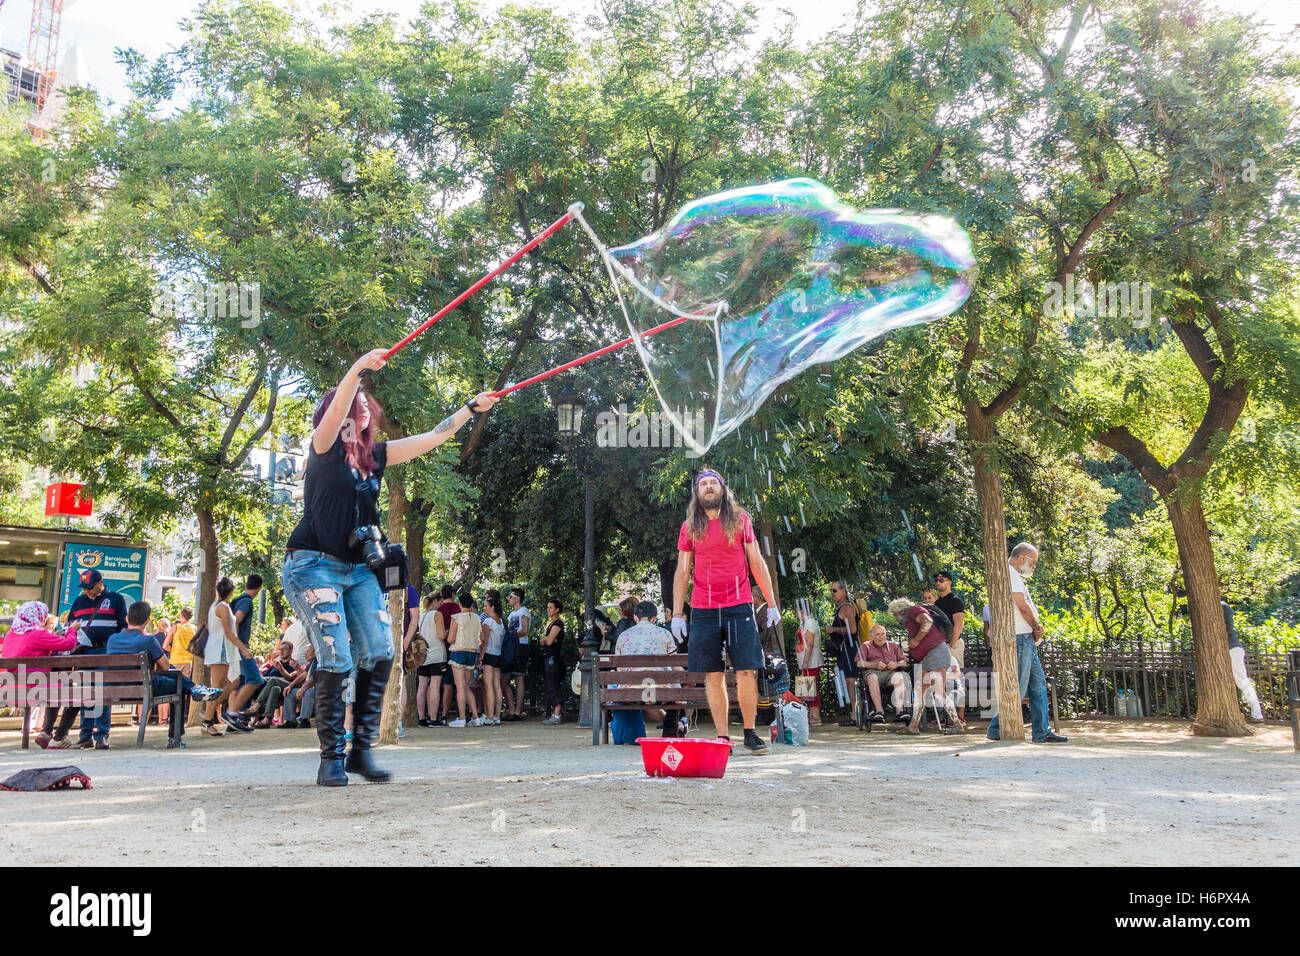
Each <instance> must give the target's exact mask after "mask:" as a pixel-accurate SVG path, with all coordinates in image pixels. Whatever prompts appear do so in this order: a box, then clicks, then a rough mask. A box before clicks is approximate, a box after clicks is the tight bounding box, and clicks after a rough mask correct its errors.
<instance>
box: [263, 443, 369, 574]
mask: <svg viewBox="0 0 1300 956" xmlns="http://www.w3.org/2000/svg"><path fill="white" fill-rule="evenodd" d="M374 453H375V471H374V475H373V477H374V479H375V480H376V481H379V480H381V479H382V478H383V476H384V465H385V464H386V462H387V461H388V443H387V442H376V443H375V445H374ZM357 499H358V493H357V480H356V478H355V477H353V474H352V469H351V468H349V467H348V463H347V460H346V458H345V457H344V455H343V439H342V438H341V437H339V438H335V439H334V446H333V447H332V448H330V450H329V451H327V452H326V453H325V454H323V455H318V454H316V449H315V448H312V449H310V450H309V451H308V452H307V472H306V476H305V478H304V479H303V508H302V517H301V518H300V519H298V524H297V526H296V527H295V528H294V529H293V533H292V534H291V535H289V543H288V545H287V548H288V550H290V551H296V550H303V551H322V552H324V553H325V554H329V555H333V556H334V557H336V558H339V559H341V560H343V561H349V562H351V563H353V564H359V563H360V562H361V549H360V548H359V547H357V548H349V547H348V536H349V535H351V534H352V531H353V529H354V528H355V527H356V523H357V517H356V516H357V503H358V502H357ZM361 514H362V519H363V520H369V518H370V517H371V515H370V513H369V511H368V509H367V508H366V507H364V506H363V507H362V509H361Z"/></svg>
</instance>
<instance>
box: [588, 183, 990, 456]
mask: <svg viewBox="0 0 1300 956" xmlns="http://www.w3.org/2000/svg"><path fill="white" fill-rule="evenodd" d="M609 255H610V257H611V259H612V260H613V263H614V265H613V266H612V267H611V269H610V273H611V277H613V279H614V285H615V288H616V289H617V290H618V293H619V298H620V301H621V302H622V305H623V311H624V314H625V315H626V317H627V321H628V325H629V327H630V328H631V330H632V335H633V338H634V339H635V342H636V347H637V351H638V352H639V353H640V355H641V359H642V361H644V362H645V367H646V371H647V372H648V373H649V376H650V381H651V383H652V384H653V385H654V388H655V391H656V392H657V394H658V396H659V400H660V402H661V403H662V405H663V407H664V411H665V412H666V413H667V414H668V415H669V417H670V418H671V419H672V420H673V423H674V425H675V426H676V427H677V428H678V429H679V430H680V431H681V433H682V438H683V441H684V442H685V443H686V444H687V445H689V446H690V447H691V448H692V449H694V450H695V451H696V452H698V453H701V454H702V453H704V452H705V451H707V450H708V449H709V448H710V447H712V445H713V444H714V443H715V442H717V441H718V440H720V439H721V438H722V437H723V436H725V435H727V434H728V433H730V432H732V431H734V430H735V429H736V428H738V427H739V426H740V425H741V423H743V422H744V421H745V420H746V419H747V418H748V417H749V416H750V415H752V414H753V413H754V411H755V410H756V409H757V408H758V407H759V406H760V405H761V404H762V403H763V401H764V400H765V399H766V398H767V396H768V395H770V394H771V393H772V391H773V390H774V389H776V387H777V386H778V385H780V384H781V383H782V382H784V381H787V380H788V379H791V378H793V377H794V376H795V375H798V374H799V373H800V372H802V371H803V370H804V369H806V368H808V367H809V366H812V365H816V364H819V363H822V362H829V361H832V360H834V359H838V358H841V357H842V356H844V355H847V354H848V353H849V352H851V351H853V350H854V349H856V348H858V347H859V346H861V345H865V344H866V343H867V342H870V341H871V340H872V339H875V338H877V337H879V336H881V335H883V334H884V333H886V332H888V331H890V330H891V329H896V328H899V327H901V326H905V325H915V324H917V323H920V322H929V321H931V320H933V319H937V318H940V317H942V316H945V315H948V314H950V313H952V312H954V311H955V310H957V309H958V308H960V307H961V305H962V303H963V302H965V301H966V298H967V296H969V295H970V291H971V282H972V280H973V276H974V271H973V270H974V266H975V258H974V255H973V254H972V252H971V244H970V237H969V236H967V235H966V233H965V232H964V231H963V230H962V229H961V228H960V227H958V226H957V224H956V223H955V222H953V221H952V220H951V219H948V218H947V217H944V216H922V215H912V214H909V213H906V212H901V211H898V210H879V209H877V210H868V211H865V212H858V211H857V210H855V209H853V208H851V207H849V206H846V205H845V204H843V203H841V202H840V201H839V200H838V199H837V198H836V196H835V194H834V193H833V192H832V191H831V190H830V189H828V188H827V187H826V186H823V185H822V184H821V183H819V182H817V181H816V180H812V179H787V180H784V181H782V182H778V183H767V184H764V185H761V186H749V187H745V188H743V189H733V190H731V191H729V192H724V193H718V194H716V195H713V196H706V197H704V198H703V199H698V200H696V201H695V202H692V203H690V204H689V205H687V206H684V207H683V208H682V209H681V210H680V211H679V212H678V213H677V215H676V216H674V217H673V218H672V219H671V220H670V221H669V222H668V224H667V225H665V226H664V228H663V229H661V230H660V231H659V232H657V233H655V234H653V235H650V236H647V237H645V238H644V239H640V240H638V241H636V242H634V243H631V244H629V245H625V246H620V247H618V248H616V249H611V250H610V251H609ZM690 313H695V314H696V317H693V318H691V319H690V320H688V321H686V322H684V323H682V324H680V325H677V326H675V327H673V328H670V329H667V330H665V331H662V332H659V333H657V334H654V335H646V334H644V333H645V332H646V331H647V330H649V329H652V328H654V327H655V326H658V325H661V324H663V323H664V322H666V321H669V320H671V319H673V318H674V317H676V316H680V315H684V314H690ZM700 422H703V428H702V429H701V427H700V425H699V423H700Z"/></svg>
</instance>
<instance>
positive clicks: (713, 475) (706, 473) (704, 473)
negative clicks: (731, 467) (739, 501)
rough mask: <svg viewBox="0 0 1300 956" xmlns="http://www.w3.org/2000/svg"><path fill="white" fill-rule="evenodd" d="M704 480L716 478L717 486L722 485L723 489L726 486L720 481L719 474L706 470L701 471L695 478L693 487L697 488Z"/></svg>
mask: <svg viewBox="0 0 1300 956" xmlns="http://www.w3.org/2000/svg"><path fill="white" fill-rule="evenodd" d="M705 478H716V479H718V484H720V485H722V486H723V487H724V488H725V487H726V486H727V483H726V482H725V481H723V480H722V476H721V475H720V474H718V473H717V472H716V471H707V470H705V471H702V472H700V473H699V474H698V475H696V476H695V486H696V487H699V484H700V482H701V481H703V480H704V479H705Z"/></svg>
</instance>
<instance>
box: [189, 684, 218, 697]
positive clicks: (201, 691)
mask: <svg viewBox="0 0 1300 956" xmlns="http://www.w3.org/2000/svg"><path fill="white" fill-rule="evenodd" d="M220 696H221V691H220V690H219V689H217V688H216V687H205V686H204V685H203V684H195V685H194V686H193V687H191V688H190V699H191V700H201V701H209V700H216V699H217V698H218V697H220Z"/></svg>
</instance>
